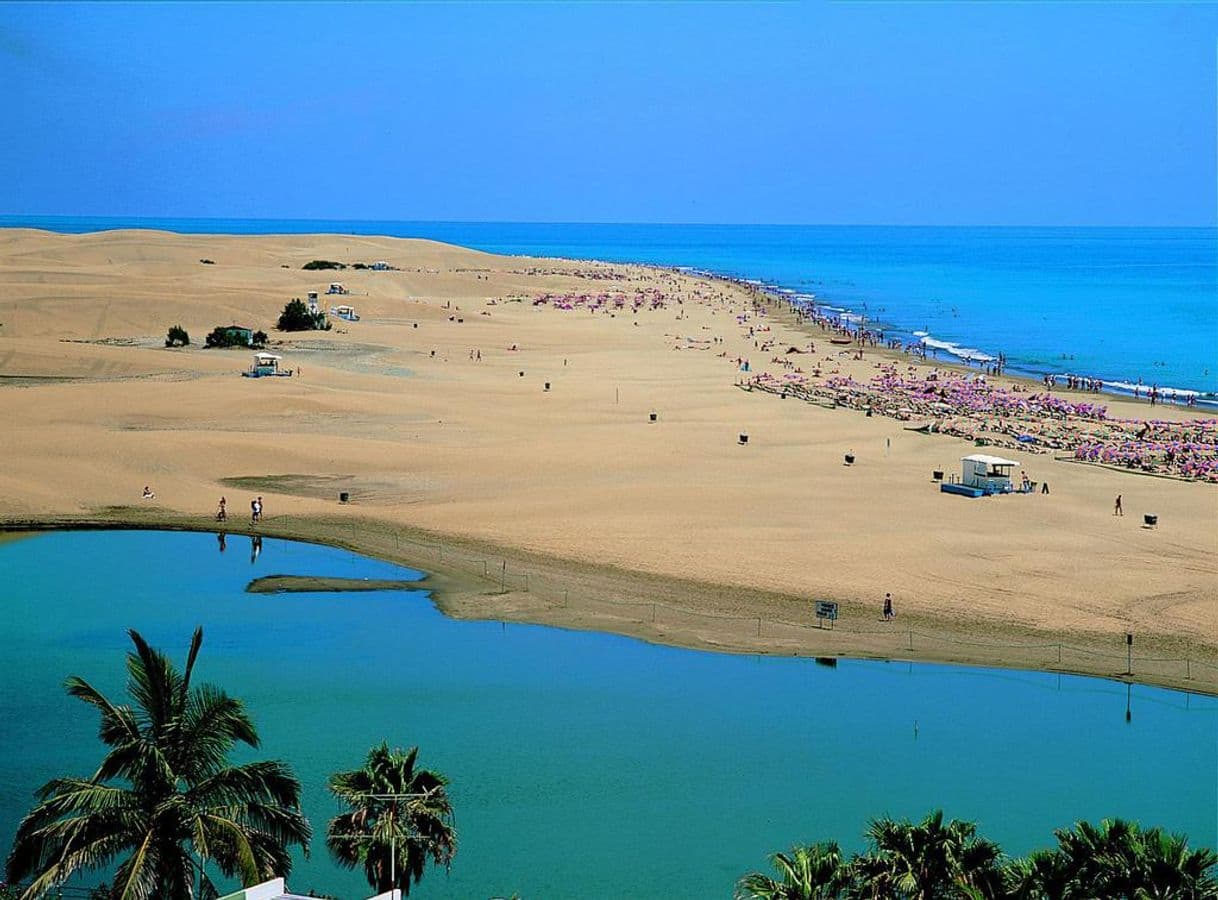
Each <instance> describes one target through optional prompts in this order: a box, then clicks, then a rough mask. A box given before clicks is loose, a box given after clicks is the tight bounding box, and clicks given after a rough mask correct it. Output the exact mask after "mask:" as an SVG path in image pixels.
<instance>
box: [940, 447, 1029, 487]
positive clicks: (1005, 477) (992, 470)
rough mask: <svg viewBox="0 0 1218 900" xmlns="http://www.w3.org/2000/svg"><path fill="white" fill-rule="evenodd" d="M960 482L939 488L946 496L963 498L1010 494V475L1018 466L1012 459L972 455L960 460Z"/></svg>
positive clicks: (980, 454) (1013, 485)
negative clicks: (961, 496) (953, 495)
mask: <svg viewBox="0 0 1218 900" xmlns="http://www.w3.org/2000/svg"><path fill="white" fill-rule="evenodd" d="M960 465H961V468H962V471H961V474H960V480H959V481H956V480H954V479H953V480H952V481H950V482H947V483H944V484H943V485H941V486H940V490H942V491H943V492H944V493H946V494H961V495H963V496H965V497H985V496H988V495H991V494H1010V493H1013V492H1014V491H1015V484H1014V482H1013V481H1012V480H1011V473H1012V472H1013V471H1014V470H1015V467H1016V466H1018V465H1019V463H1018V462H1016V461H1015V460H1013V459H1003V458H1002V457H1001V456H989V455H988V454H985V453H974V454H972V455H970V456H965V457H963V458H962V459H961V460H960Z"/></svg>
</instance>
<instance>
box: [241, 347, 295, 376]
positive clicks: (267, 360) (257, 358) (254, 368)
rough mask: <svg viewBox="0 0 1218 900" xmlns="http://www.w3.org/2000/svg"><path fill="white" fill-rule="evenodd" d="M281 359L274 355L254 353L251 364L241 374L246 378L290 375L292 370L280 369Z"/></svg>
mask: <svg viewBox="0 0 1218 900" xmlns="http://www.w3.org/2000/svg"><path fill="white" fill-rule="evenodd" d="M281 359H283V357H282V356H276V355H275V354H274V353H255V354H254V361H253V363H251V364H250V367H249V368H248V369H246V370H245V371H244V372H242V373H241V374H242V375H244V376H245V377H246V378H269V377H274V376H280V377H287V376H289V375H291V374H292V370H291V369H280V368H279V361H280V360H281Z"/></svg>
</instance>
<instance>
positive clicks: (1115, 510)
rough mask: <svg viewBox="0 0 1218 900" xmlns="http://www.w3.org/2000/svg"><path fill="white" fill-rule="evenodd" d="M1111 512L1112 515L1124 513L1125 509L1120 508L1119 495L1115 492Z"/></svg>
mask: <svg viewBox="0 0 1218 900" xmlns="http://www.w3.org/2000/svg"><path fill="white" fill-rule="evenodd" d="M1112 514H1113V515H1114V516H1123V515H1125V510H1123V509H1121V495H1120V494H1117V498H1116V503H1115V504H1113V507H1112Z"/></svg>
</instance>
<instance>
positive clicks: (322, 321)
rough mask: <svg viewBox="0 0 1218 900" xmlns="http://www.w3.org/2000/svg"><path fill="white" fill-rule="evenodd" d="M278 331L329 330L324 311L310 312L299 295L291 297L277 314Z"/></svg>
mask: <svg viewBox="0 0 1218 900" xmlns="http://www.w3.org/2000/svg"><path fill="white" fill-rule="evenodd" d="M275 327H276V328H278V329H279V330H280V331H329V330H330V323H329V322H328V321H327V320H326V314H325V313H320V312H319V313H311V312H309V308H308V307H307V306H305V304H304V301H302V300H301V299H300V298H299V297H293V298H292V300H291V301H289V303H288V305H287V306H285V307H284V308H283V312H282V313H280V314H279V324H278V325H276V326H275Z"/></svg>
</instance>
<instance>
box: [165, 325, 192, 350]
mask: <svg viewBox="0 0 1218 900" xmlns="http://www.w3.org/2000/svg"><path fill="white" fill-rule="evenodd" d="M165 346H166V347H179V346H180V347H188V346H190V335H189V334H187V333H186V329H185V328H183V327H182V326H181V325H173V326H170V328H169V333H168V334H166V335H165Z"/></svg>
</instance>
